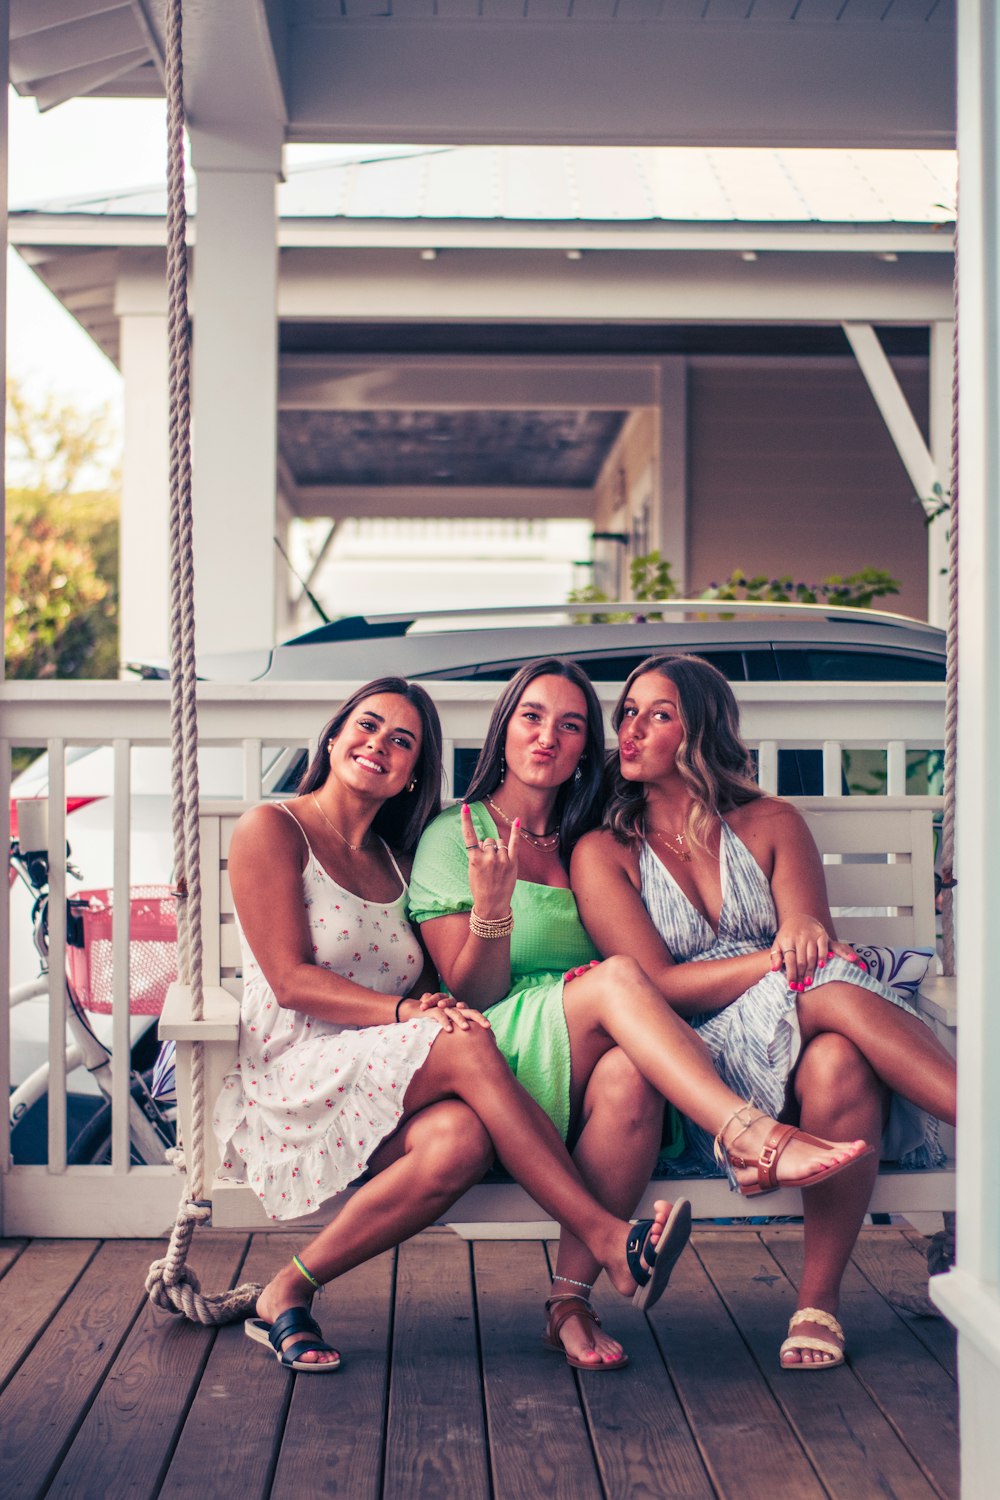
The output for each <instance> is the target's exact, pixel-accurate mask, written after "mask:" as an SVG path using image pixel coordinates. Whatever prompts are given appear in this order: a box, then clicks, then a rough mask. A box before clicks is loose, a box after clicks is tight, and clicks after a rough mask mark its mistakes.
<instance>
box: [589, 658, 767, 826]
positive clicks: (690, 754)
mask: <svg viewBox="0 0 1000 1500" xmlns="http://www.w3.org/2000/svg"><path fill="white" fill-rule="evenodd" d="M650 672H655V673H656V674H657V676H659V677H666V678H667V680H668V681H669V682H671V683H673V686H674V688H675V689H676V692H677V712H678V717H679V719H680V722H681V727H682V729H683V731H684V736H683V739H682V740H681V742H680V745H679V746H678V748H677V759H676V762H675V764H676V767H677V770H678V772H679V774H680V777H681V780H682V781H683V782H684V784H685V786H686V787H687V788H688V790H689V791H690V792H691V794H692V796H693V798H694V801H693V803H692V806H691V810H690V812H689V814H688V819H687V826H686V828H685V830H684V832H685V834H686V836H687V838H688V840H689V842H690V843H692V844H695V845H696V846H697V847H698V848H701V849H704V848H706V847H707V844H708V839H709V835H710V834H711V832H712V830H713V829H714V827H715V824H716V823H717V821H718V819H719V817H720V815H721V814H722V813H726V812H730V811H731V810H732V809H733V808H734V807H742V806H743V805H744V804H745V803H747V802H753V801H754V800H755V799H756V798H758V797H763V796H764V795H765V793H763V792H762V791H761V789H760V787H759V786H758V785H757V781H756V778H755V772H754V764H753V760H752V758H751V755H750V751H749V750H748V749H747V747H746V745H745V744H744V742H743V738H742V736H741V734H740V711H739V706H738V704H737V702H736V699H735V697H734V696H733V690H732V688H731V687H730V686H729V683H728V682H727V681H726V679H725V678H724V677H723V675H722V673H721V672H719V671H717V670H716V668H715V667H713V666H712V665H711V664H710V663H709V662H707V661H703V660H702V658H701V657H700V656H682V655H679V654H677V655H669V656H651V657H649V658H648V659H647V660H646V661H644V662H641V663H640V664H639V666H637V667H636V669H635V671H634V672H633V673H632V674H631V676H630V677H629V679H628V681H627V682H626V684H625V686H624V687H623V688H622V691H621V695H620V697H619V699H618V702H617V703H616V704H615V709H614V713H613V714H612V715H611V722H612V724H613V725H614V728H615V732H616V733H617V731H618V729H619V728H620V726H621V723H622V720H623V719H624V717H625V703H626V700H627V699H628V698H629V696H630V694H631V692H632V688H633V685H634V684H635V683H636V682H637V681H638V679H639V678H640V677H645V676H647V675H648V674H649V673H650ZM607 775H608V787H607V800H606V803H605V807H604V816H603V819H602V826H603V827H604V828H607V829H610V831H611V832H612V833H613V834H614V836H615V838H616V839H618V840H619V841H620V842H621V843H634V842H636V841H637V840H639V839H641V838H643V837H644V833H645V820H646V789H645V786H644V785H643V784H642V782H634V781H626V780H625V778H624V777H623V776H622V774H621V767H620V762H619V759H618V752H617V750H615V751H613V752H612V754H611V756H610V757H609V759H608V770H607Z"/></svg>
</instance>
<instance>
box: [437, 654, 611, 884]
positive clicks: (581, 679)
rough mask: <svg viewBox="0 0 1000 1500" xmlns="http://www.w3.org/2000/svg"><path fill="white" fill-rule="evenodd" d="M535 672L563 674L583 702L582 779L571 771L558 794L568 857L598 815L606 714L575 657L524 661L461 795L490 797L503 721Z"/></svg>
mask: <svg viewBox="0 0 1000 1500" xmlns="http://www.w3.org/2000/svg"><path fill="white" fill-rule="evenodd" d="M537 677H562V678H565V680H566V681H567V682H572V683H573V684H574V685H575V686H576V687H578V688H579V689H580V691H581V693H582V694H583V697H584V701H585V702H586V705H587V740H586V744H585V746H584V751H583V755H582V757H581V759H580V762H579V765H580V779H579V780H577V779H576V777H575V776H571V777H570V779H569V780H568V781H564V782H563V784H562V786H561V787H560V788H559V794H558V796H557V797H556V808H555V810H556V818H557V819H558V824H559V833H560V844H561V849H562V856H563V858H564V859H566V858H567V857H568V856H569V853H570V851H571V850H572V848H573V845H574V844H575V843H576V841H577V839H579V838H582V836H583V835H584V834H585V833H586V832H587V831H588V829H591V828H593V827H595V826H596V824H597V823H598V822H599V820H600V799H601V786H602V782H603V762H604V714H603V712H602V710H601V705H600V702H599V701H598V697H597V694H596V693H595V692H594V688H593V684H592V683H591V681H590V678H589V677H588V676H587V674H586V672H584V670H583V668H582V667H578V666H577V664H576V662H575V661H565V660H564V659H563V658H562V657H559V656H543V657H540V658H539V659H538V660H537V661H529V662H525V664H524V666H523V667H521V668H520V670H519V671H517V672H515V673H514V676H513V677H512V678H511V679H510V681H509V682H508V684H507V686H506V687H505V688H504V690H503V692H502V693H501V694H500V697H499V698H498V699H497V701H496V706H495V708H494V709H493V714H492V717H491V718H490V725H489V728H488V729H487V731H486V742H485V744H484V745H483V748H482V750H481V751H480V752H479V759H478V760H477V761H476V769H475V770H474V771H473V773H472V780H471V781H470V782H469V790H468V791H467V792H466V794H465V800H466V801H467V802H478V801H479V800H480V799H481V798H483V797H488V796H489V795H490V793H491V792H495V791H496V789H497V787H498V786H499V785H500V783H501V781H502V780H503V752H504V745H505V744H506V742H507V726H508V724H509V723H510V721H511V719H512V718H513V717H514V710H515V709H516V708H517V705H518V703H520V701H521V698H522V697H523V695H524V691H525V689H526V688H527V687H528V685H529V683H532V682H534V681H535V679H536V678H537Z"/></svg>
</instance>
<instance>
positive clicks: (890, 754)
mask: <svg viewBox="0 0 1000 1500" xmlns="http://www.w3.org/2000/svg"><path fill="white" fill-rule="evenodd" d="M885 778H886V780H885V789H886V792H887V794H888V795H889V796H890V797H905V795H906V741H905V740H890V741H889V743H888V744H887V745H886V747H885Z"/></svg>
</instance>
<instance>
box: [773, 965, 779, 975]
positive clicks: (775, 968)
mask: <svg viewBox="0 0 1000 1500" xmlns="http://www.w3.org/2000/svg"><path fill="white" fill-rule="evenodd" d="M780 968H781V965H780V964H772V965H771V973H772V974H777V972H778V970H779V969H780Z"/></svg>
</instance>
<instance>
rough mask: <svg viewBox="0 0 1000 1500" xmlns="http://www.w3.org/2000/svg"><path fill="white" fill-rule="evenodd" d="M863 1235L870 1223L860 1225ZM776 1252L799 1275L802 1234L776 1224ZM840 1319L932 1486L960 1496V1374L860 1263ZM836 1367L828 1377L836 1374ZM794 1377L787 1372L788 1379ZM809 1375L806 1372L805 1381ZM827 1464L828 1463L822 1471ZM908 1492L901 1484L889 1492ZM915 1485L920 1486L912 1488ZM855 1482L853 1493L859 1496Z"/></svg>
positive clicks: (896, 1479)
mask: <svg viewBox="0 0 1000 1500" xmlns="http://www.w3.org/2000/svg"><path fill="white" fill-rule="evenodd" d="M862 1233H863V1235H864V1237H865V1238H869V1237H871V1238H877V1235H878V1231H876V1232H875V1235H874V1236H869V1232H868V1231H863V1232H862ZM769 1238H772V1239H773V1244H772V1249H773V1253H774V1255H775V1258H776V1259H777V1260H778V1261H779V1263H780V1264H781V1265H782V1268H783V1269H785V1270H786V1271H787V1273H788V1274H789V1276H790V1277H792V1278H797V1277H798V1274H799V1268H800V1266H801V1263H802V1242H801V1238H800V1237H799V1236H798V1235H795V1236H793V1235H791V1234H789V1233H788V1232H787V1231H786V1232H785V1234H784V1235H781V1234H780V1233H779V1232H778V1231H772V1232H771V1235H770V1236H769ZM840 1319H841V1322H842V1323H843V1325H844V1329H845V1331H846V1333H847V1336H848V1341H849V1357H850V1364H851V1368H852V1370H853V1372H854V1374H855V1376H856V1377H857V1378H858V1379H859V1380H860V1381H861V1382H862V1383H863V1385H864V1388H865V1390H866V1391H867V1392H868V1394H869V1395H870V1397H871V1398H872V1401H873V1402H874V1403H876V1404H877V1405H878V1407H879V1409H880V1410H881V1411H882V1412H883V1413H884V1414H885V1417H886V1418H887V1420H888V1422H889V1423H891V1424H892V1427H893V1429H894V1430H895V1431H896V1432H897V1433H898V1434H899V1436H900V1438H901V1440H902V1443H904V1444H905V1445H906V1448H907V1449H908V1450H909V1452H910V1453H911V1454H912V1455H913V1458H914V1462H915V1463H917V1464H919V1466H920V1468H921V1469H922V1471H923V1473H924V1474H925V1475H926V1476H927V1477H928V1479H929V1481H930V1483H932V1484H933V1486H934V1487H935V1489H936V1490H937V1491H938V1492H939V1493H940V1494H942V1495H945V1496H953V1495H954V1496H957V1495H958V1492H959V1476H958V1456H959V1440H958V1391H957V1388H956V1385H955V1382H954V1381H953V1380H952V1378H951V1377H950V1376H949V1375H948V1373H947V1372H946V1371H945V1370H944V1369H942V1368H941V1366H940V1365H939V1364H938V1363H937V1361H936V1360H932V1359H928V1358H927V1353H926V1351H925V1350H924V1348H923V1347H922V1345H921V1344H920V1342H919V1340H917V1339H916V1338H915V1337H914V1335H913V1332H912V1330H911V1328H910V1327H909V1326H908V1325H909V1319H907V1318H906V1317H904V1316H903V1315H901V1314H899V1313H897V1312H896V1311H895V1309H894V1308H892V1307H890V1306H889V1304H888V1303H887V1302H886V1301H885V1299H884V1298H883V1297H881V1296H880V1295H879V1294H878V1292H876V1291H875V1289H874V1288H873V1287H872V1285H871V1283H870V1282H869V1281H868V1280H867V1279H866V1278H865V1277H864V1276H862V1275H861V1273H860V1272H859V1271H858V1269H857V1267H856V1266H854V1265H849V1266H848V1268H847V1272H846V1274H845V1276H844V1282H843V1290H842V1294H841V1303H840ZM839 1376H840V1371H839V1370H834V1371H831V1372H830V1374H829V1376H827V1375H824V1376H823V1379H824V1380H825V1379H827V1378H829V1379H831V1380H833V1379H837V1378H839ZM792 1378H793V1377H789V1380H791V1379H792ZM807 1378H808V1377H802V1383H803V1384H805V1381H806V1379H807ZM887 1468H888V1472H889V1473H891V1475H892V1479H893V1483H895V1484H896V1485H897V1486H900V1485H901V1476H902V1470H901V1469H900V1468H899V1467H898V1466H897V1464H896V1463H895V1462H890V1463H889V1464H888V1465H887ZM824 1472H825V1471H824ZM897 1492H898V1493H903V1491H902V1489H901V1488H900V1489H898V1490H897V1491H892V1490H890V1491H888V1493H897ZM914 1493H916V1491H914ZM856 1496H857V1490H855V1491H853V1493H852V1500H856Z"/></svg>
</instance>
